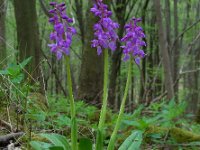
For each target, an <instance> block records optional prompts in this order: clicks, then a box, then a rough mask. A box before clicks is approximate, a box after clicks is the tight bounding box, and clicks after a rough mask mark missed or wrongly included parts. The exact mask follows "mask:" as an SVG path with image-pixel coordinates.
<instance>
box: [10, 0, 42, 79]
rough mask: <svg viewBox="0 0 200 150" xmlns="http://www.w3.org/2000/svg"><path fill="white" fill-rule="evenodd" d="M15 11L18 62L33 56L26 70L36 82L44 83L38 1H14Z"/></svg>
mask: <svg viewBox="0 0 200 150" xmlns="http://www.w3.org/2000/svg"><path fill="white" fill-rule="evenodd" d="M14 9H15V18H16V25H17V42H18V49H19V58H18V60H19V61H23V60H24V59H26V58H28V57H31V56H32V61H31V63H29V65H28V67H27V68H26V69H27V71H28V73H29V74H30V75H31V76H32V77H33V78H34V79H35V80H36V81H39V82H40V83H42V82H41V81H42V80H41V76H40V74H41V73H40V68H39V66H40V64H39V63H40V51H41V45H40V39H39V28H38V24H37V13H36V0H28V1H27V0H14ZM32 83H33V81H32Z"/></svg>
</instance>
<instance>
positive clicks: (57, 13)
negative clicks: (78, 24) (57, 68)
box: [48, 2, 76, 60]
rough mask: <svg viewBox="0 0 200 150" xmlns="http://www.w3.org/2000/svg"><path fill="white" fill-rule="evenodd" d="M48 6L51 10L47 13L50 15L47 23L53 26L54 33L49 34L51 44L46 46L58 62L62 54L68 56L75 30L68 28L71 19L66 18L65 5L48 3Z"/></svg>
mask: <svg viewBox="0 0 200 150" xmlns="http://www.w3.org/2000/svg"><path fill="white" fill-rule="evenodd" d="M50 5H51V6H52V7H53V9H51V10H50V11H49V13H50V14H51V15H52V17H51V18H49V22H50V23H52V24H53V25H54V31H53V32H52V33H51V34H50V40H51V41H53V43H51V44H48V46H49V47H50V48H51V52H52V53H55V54H56V56H57V59H58V60H60V59H61V58H62V55H63V54H65V55H69V54H70V50H69V49H70V46H71V43H72V36H73V35H75V34H76V29H75V28H74V27H71V26H70V24H71V23H73V19H71V18H70V17H68V16H67V14H66V6H65V3H60V4H58V3H56V2H50Z"/></svg>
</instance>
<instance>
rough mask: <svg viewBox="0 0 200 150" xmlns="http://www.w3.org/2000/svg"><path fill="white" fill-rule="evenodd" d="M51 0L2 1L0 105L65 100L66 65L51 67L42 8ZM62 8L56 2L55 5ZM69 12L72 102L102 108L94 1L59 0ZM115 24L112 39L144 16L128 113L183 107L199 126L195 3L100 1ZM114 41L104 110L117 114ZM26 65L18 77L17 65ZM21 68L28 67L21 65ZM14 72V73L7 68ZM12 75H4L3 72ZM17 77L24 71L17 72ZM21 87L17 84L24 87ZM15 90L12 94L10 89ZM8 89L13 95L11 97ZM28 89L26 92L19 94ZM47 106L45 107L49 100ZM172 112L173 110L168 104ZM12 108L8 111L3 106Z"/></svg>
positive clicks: (119, 92)
mask: <svg viewBox="0 0 200 150" xmlns="http://www.w3.org/2000/svg"><path fill="white" fill-rule="evenodd" d="M49 2H50V0H0V70H1V74H0V104H1V103H2V105H1V106H0V107H1V108H0V109H2V110H4V109H3V107H4V106H5V108H6V107H7V106H8V105H9V104H11V103H10V101H9V104H8V103H7V102H8V101H7V99H10V98H11V99H17V100H18V102H17V104H19V103H22V104H23V102H21V99H20V98H19V97H18V95H17V93H18V94H19V93H20V92H19V91H18V90H16V87H18V89H20V91H23V90H24V88H23V87H24V85H26V88H27V85H28V91H29V92H27V93H24V92H23V95H24V97H28V96H29V97H31V96H33V95H36V97H38V99H39V101H42V99H44V101H45V102H46V99H48V97H49V96H54V98H55V99H59V97H61V96H67V92H66V88H67V84H66V68H65V65H64V60H60V61H57V60H56V57H55V56H54V55H53V54H52V53H51V52H50V49H49V47H48V46H47V44H49V43H50V40H49V33H50V32H51V30H52V28H53V26H52V25H51V24H49V22H48V18H49V16H50V14H49V13H48V10H49V9H50V6H49ZM58 2H61V0H58ZM64 2H66V5H67V11H68V14H70V17H72V18H73V19H74V20H75V23H74V26H75V27H76V29H77V31H78V36H75V38H74V39H73V42H72V47H71V70H72V79H73V91H74V94H75V99H76V100H77V101H79V100H82V101H84V102H86V103H87V104H90V105H94V106H97V107H98V108H100V106H101V95H102V85H103V56H98V55H97V52H96V49H94V48H91V40H92V39H93V24H94V23H95V22H96V21H97V20H96V18H95V17H94V15H93V14H92V13H91V12H90V11H89V10H90V8H91V7H92V5H93V1H92V0H64ZM104 2H105V3H107V4H108V6H109V7H110V9H111V10H112V11H113V19H114V20H115V21H117V22H118V23H119V24H120V28H119V30H118V35H119V37H120V39H121V38H122V36H123V35H124V28H123V27H124V25H125V24H126V23H127V22H128V21H129V19H130V18H132V17H133V16H135V17H140V18H142V23H141V25H142V27H143V29H144V31H145V34H146V43H147V47H145V48H144V51H145V53H146V57H145V58H144V59H143V60H142V61H141V64H140V66H137V65H136V64H134V69H133V76H132V78H131V88H130V90H129V95H128V100H127V104H126V112H127V113H131V112H133V111H134V110H135V109H136V108H137V107H138V106H139V105H140V104H143V105H144V106H149V105H151V104H152V103H156V102H159V101H163V100H164V101H166V102H167V101H170V100H172V99H174V101H175V103H177V104H178V103H183V102H184V103H187V107H186V111H185V112H186V113H189V114H191V116H192V119H194V120H196V121H197V122H198V121H199V122H200V92H199V91H200V72H199V71H200V1H199V0H104ZM120 46H121V45H120V43H118V44H117V50H116V51H115V52H113V53H111V52H110V53H109V55H110V60H109V63H110V74H109V79H110V82H109V97H108V101H109V107H110V108H111V109H112V110H113V111H114V112H117V111H118V109H119V106H120V101H121V99H122V96H123V92H124V88H125V83H126V78H127V63H126V62H124V61H123V60H122V57H123V56H122V49H121V48H120ZM30 57H31V60H30V62H29V63H28V65H26V67H25V68H24V69H23V70H22V71H19V70H17V68H16V66H18V65H19V64H21V63H22V62H23V61H24V60H27V58H30ZM28 61H29V60H28ZM25 63H26V62H25ZM13 66H14V67H13ZM6 69H8V70H9V69H10V71H11V72H12V71H13V74H12V75H13V76H9V77H8V78H7V77H5V76H4V74H6V73H5V70H6ZM19 72H22V74H23V75H22V74H21V73H19ZM22 82H23V84H22ZM21 88H22V89H21ZM13 89H14V90H13ZM13 91H15V92H14V93H13ZM24 91H27V90H24ZM47 103H48V102H47ZM174 107H176V105H174ZM9 108H10V107H9Z"/></svg>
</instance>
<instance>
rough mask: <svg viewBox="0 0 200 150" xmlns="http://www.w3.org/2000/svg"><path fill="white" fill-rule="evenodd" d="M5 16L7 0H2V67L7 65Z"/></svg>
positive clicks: (0, 45)
mask: <svg viewBox="0 0 200 150" xmlns="http://www.w3.org/2000/svg"><path fill="white" fill-rule="evenodd" d="M5 17H6V1H5V0H0V69H2V68H4V67H5V65H6V44H5V40H6V39H5V30H6V29H5Z"/></svg>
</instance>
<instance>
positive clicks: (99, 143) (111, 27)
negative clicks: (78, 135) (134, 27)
mask: <svg viewBox="0 0 200 150" xmlns="http://www.w3.org/2000/svg"><path fill="white" fill-rule="evenodd" d="M91 12H92V13H93V14H94V15H95V16H97V17H98V18H99V20H98V22H97V23H96V24H95V25H94V37H95V39H94V40H92V47H94V48H97V54H98V55H101V54H102V52H104V83H103V101H102V108H101V113H100V118H99V124H98V130H97V138H96V149H97V150H102V149H103V136H104V124H105V118H106V109H107V97H108V74H109V73H108V70H109V69H108V49H111V51H115V50H116V48H117V46H116V41H117V40H118V35H117V33H116V29H117V28H119V24H118V23H116V22H114V21H113V20H112V19H111V18H110V17H111V16H112V12H111V11H109V10H108V6H107V5H106V4H104V3H103V0H96V1H95V3H94V5H93V7H92V8H91Z"/></svg>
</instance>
